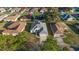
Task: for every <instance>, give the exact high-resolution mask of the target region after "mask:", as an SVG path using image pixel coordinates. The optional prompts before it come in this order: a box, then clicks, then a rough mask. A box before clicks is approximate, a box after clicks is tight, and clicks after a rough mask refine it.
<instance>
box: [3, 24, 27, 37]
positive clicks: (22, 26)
mask: <svg viewBox="0 0 79 59" xmlns="http://www.w3.org/2000/svg"><path fill="white" fill-rule="evenodd" d="M25 27H26V23H25V22H14V23H12V24H11V25H9V26H8V27H7V29H6V30H4V31H3V32H2V34H3V35H12V36H16V35H18V33H20V32H23V31H24V30H25ZM14 28H15V29H14Z"/></svg>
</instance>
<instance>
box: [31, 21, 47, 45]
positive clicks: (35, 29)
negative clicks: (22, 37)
mask: <svg viewBox="0 0 79 59" xmlns="http://www.w3.org/2000/svg"><path fill="white" fill-rule="evenodd" d="M30 32H31V33H34V34H36V35H38V36H39V37H40V43H41V42H43V41H46V39H47V36H48V31H47V26H46V23H43V22H40V21H38V20H36V21H35V22H34V23H33V24H32V26H31V29H30Z"/></svg>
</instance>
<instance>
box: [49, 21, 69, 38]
mask: <svg viewBox="0 0 79 59" xmlns="http://www.w3.org/2000/svg"><path fill="white" fill-rule="evenodd" d="M50 27H51V30H52V33H53V35H54V37H58V36H63V34H64V32H65V31H67V30H68V28H67V26H66V25H65V24H64V23H63V22H57V23H56V24H53V23H51V24H50Z"/></svg>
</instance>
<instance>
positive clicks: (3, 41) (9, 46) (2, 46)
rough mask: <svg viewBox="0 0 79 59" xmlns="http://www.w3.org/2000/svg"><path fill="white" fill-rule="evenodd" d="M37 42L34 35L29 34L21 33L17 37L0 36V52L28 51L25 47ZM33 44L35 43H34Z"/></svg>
mask: <svg viewBox="0 0 79 59" xmlns="http://www.w3.org/2000/svg"><path fill="white" fill-rule="evenodd" d="M34 40H38V39H37V38H36V37H35V36H34V35H32V34H31V33H29V32H22V33H20V34H19V35H17V36H15V37H14V36H11V35H6V36H5V35H0V50H1V51H16V50H20V51H22V50H29V48H28V47H27V43H28V42H32V41H34ZM34 43H35V42H34Z"/></svg>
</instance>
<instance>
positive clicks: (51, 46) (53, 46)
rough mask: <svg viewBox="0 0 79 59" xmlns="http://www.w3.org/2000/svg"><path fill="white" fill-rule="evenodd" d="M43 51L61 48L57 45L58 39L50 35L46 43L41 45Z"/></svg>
mask: <svg viewBox="0 0 79 59" xmlns="http://www.w3.org/2000/svg"><path fill="white" fill-rule="evenodd" d="M41 49H42V50H43V51H59V50H61V49H60V48H59V46H58V45H57V42H56V40H54V38H53V37H51V36H49V37H48V39H47V41H45V42H44V45H43V46H42V47H41Z"/></svg>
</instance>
